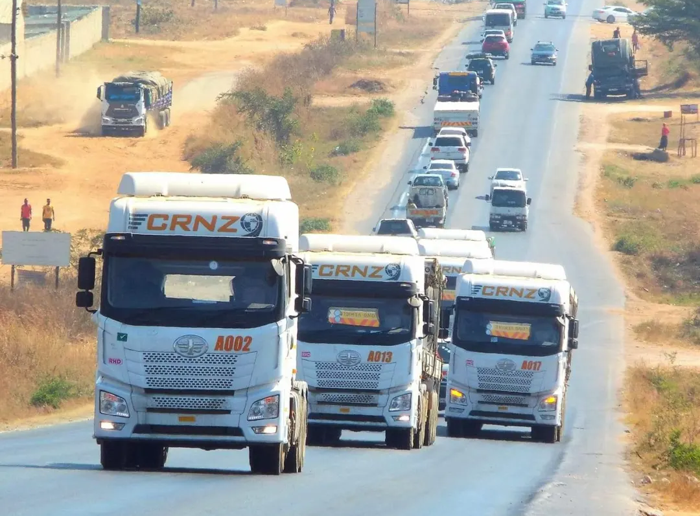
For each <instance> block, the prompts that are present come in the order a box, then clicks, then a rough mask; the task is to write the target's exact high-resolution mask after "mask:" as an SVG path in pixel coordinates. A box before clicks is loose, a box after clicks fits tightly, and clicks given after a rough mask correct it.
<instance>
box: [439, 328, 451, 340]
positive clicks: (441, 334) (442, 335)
mask: <svg viewBox="0 0 700 516" xmlns="http://www.w3.org/2000/svg"><path fill="white" fill-rule="evenodd" d="M449 336H450V330H448V329H447V328H440V329H439V330H438V339H443V340H444V339H446V338H448V337H449Z"/></svg>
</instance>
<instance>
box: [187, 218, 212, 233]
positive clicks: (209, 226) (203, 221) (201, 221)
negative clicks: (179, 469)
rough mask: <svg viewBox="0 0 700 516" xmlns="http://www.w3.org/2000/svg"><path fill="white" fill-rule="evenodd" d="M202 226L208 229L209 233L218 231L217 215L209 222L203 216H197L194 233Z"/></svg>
mask: <svg viewBox="0 0 700 516" xmlns="http://www.w3.org/2000/svg"><path fill="white" fill-rule="evenodd" d="M200 225H202V226H204V227H205V228H207V229H208V230H209V231H215V230H216V215H214V216H213V217H212V218H211V220H207V219H205V218H204V217H202V216H201V215H197V216H196V217H195V218H194V226H193V228H192V229H193V231H198V230H199V226H200Z"/></svg>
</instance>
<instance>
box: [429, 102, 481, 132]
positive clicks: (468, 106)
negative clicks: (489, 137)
mask: <svg viewBox="0 0 700 516" xmlns="http://www.w3.org/2000/svg"><path fill="white" fill-rule="evenodd" d="M480 116H481V107H480V105H479V100H478V99H477V98H476V97H471V99H470V100H467V101H462V102H454V101H452V100H447V101H445V100H439V99H438V101H437V102H436V103H435V108H434V109H433V130H434V131H435V133H439V132H440V129H442V128H443V127H463V128H464V129H466V130H467V133H469V136H472V137H477V136H479V119H480Z"/></svg>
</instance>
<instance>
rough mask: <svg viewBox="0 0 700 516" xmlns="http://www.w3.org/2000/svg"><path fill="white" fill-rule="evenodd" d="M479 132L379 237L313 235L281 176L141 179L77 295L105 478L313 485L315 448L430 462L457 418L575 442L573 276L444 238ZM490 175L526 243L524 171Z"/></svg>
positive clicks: (129, 184) (440, 149) (505, 216)
mask: <svg viewBox="0 0 700 516" xmlns="http://www.w3.org/2000/svg"><path fill="white" fill-rule="evenodd" d="M516 7H517V6H516ZM515 11H516V13H517V14H516V15H514V14H513V11H512V10H506V9H500V10H498V13H506V14H507V16H508V17H509V19H510V25H511V28H510V33H509V34H510V37H511V39H512V35H513V32H512V26H514V23H513V18H516V17H517V16H520V14H521V11H522V16H521V17H524V15H525V11H524V4H523V9H522V10H517V9H516V10H515ZM487 15H488V13H487ZM496 18H497V19H496V21H497V22H498V23H501V22H502V21H503V20H502V19H501V17H500V16H498V17H496ZM499 30H502V29H499ZM506 34H508V33H506ZM489 59H490V58H489ZM468 74H471V75H466V76H459V75H458V76H450V75H448V76H447V77H448V80H451V78H452V77H467V78H468V79H469V80H468V81H466V83H464V84H467V85H468V87H467V90H465V91H463V92H459V91H458V95H460V96H461V95H462V94H467V93H468V97H469V99H468V100H463V99H460V100H457V101H455V102H456V103H459V102H467V103H472V102H476V103H477V106H478V94H479V87H480V82H481V81H480V79H479V76H478V74H477V73H475V72H471V71H470V72H468ZM440 82H441V77H440V78H438V80H437V84H436V86H439V83H440ZM474 86H476V91H474V90H473V89H472V88H473V87H474ZM460 87H463V86H460ZM150 88H151V87H150V86H145V87H139V89H141V90H142V91H149V90H150ZM168 88H169V90H168ZM105 89H106V88H105ZM162 91H164V92H166V93H165V95H166V96H167V95H168V94H169V95H171V94H172V83H170V85H169V86H168V87H167V88H165V89H162ZM167 91H169V92H170V93H167ZM160 94H162V92H161V93H159V95H160ZM142 95H143V96H142V97H141V99H140V100H137V104H138V103H139V102H142V103H143V106H144V108H146V107H147V103H146V102H145V100H146V99H147V98H149V97H150V98H151V101H152V99H153V97H151V95H152V94H149V93H143V94H142ZM110 102H111V101H110ZM150 104H151V105H153V104H152V102H151V103H150ZM163 105H165V104H163ZM159 109H160V108H159ZM162 109H163V110H165V109H167V108H162ZM475 122H476V123H475V124H474V126H471V125H466V124H464V125H453V126H450V125H449V124H443V125H441V126H440V127H439V131H438V135H437V138H436V139H435V143H434V144H433V143H431V145H432V146H433V147H432V148H431V155H433V157H434V158H435V159H433V160H432V161H431V164H430V165H429V166H427V168H426V169H425V172H427V173H419V174H417V175H416V176H415V177H414V178H413V179H412V181H411V182H410V190H409V203H410V202H411V200H412V199H414V198H415V199H417V200H418V201H419V203H420V204H421V205H423V206H414V208H415V210H416V211H414V212H411V211H410V210H407V217H406V218H405V219H385V220H382V221H380V223H379V224H378V226H377V228H376V230H375V235H372V236H353V235H323V234H314V235H299V229H298V228H299V210H298V207H297V205H296V204H295V203H294V202H293V201H292V198H291V193H290V189H289V185H288V184H287V181H286V179H284V178H282V177H274V176H256V175H250V176H244V175H243V176H242V175H214V174H212V175H209V174H198V175H194V174H180V173H127V174H125V175H124V177H123V178H122V181H121V183H120V185H119V188H118V192H117V194H118V195H117V197H116V198H115V199H114V200H113V201H112V203H111V206H110V216H109V224H108V228H107V231H106V233H105V236H104V240H103V243H102V245H101V247H100V248H99V249H96V250H95V251H93V252H91V253H90V254H89V255H88V256H86V257H83V258H80V260H79V268H78V289H79V291H78V293H77V294H76V305H77V306H79V307H82V308H85V309H86V310H88V311H89V312H91V313H92V317H93V320H94V322H95V323H96V325H97V343H98V345H97V374H96V383H95V409H94V410H95V418H94V438H95V440H96V441H97V443H98V444H99V445H100V449H101V455H100V461H101V464H102V466H103V468H104V469H110V470H119V469H161V468H163V467H164V465H165V463H166V460H167V456H168V450H169V449H170V448H177V447H181V448H200V449H204V450H216V449H244V448H247V449H248V457H249V463H250V468H251V471H252V472H253V473H259V474H270V475H279V474H281V473H299V472H301V471H302V468H303V466H304V462H305V454H306V447H307V445H324V444H332V443H335V442H337V441H338V440H339V439H340V437H341V433H342V431H343V430H347V431H378V432H384V433H385V442H386V445H387V446H389V447H393V448H397V449H403V450H410V449H417V448H421V447H423V446H430V445H431V444H433V443H434V442H435V440H436V437H437V424H438V410H440V408H441V406H444V409H445V419H446V422H447V429H448V435H450V436H452V437H469V436H474V435H475V434H476V433H478V431H479V430H480V429H481V427H482V426H483V425H484V424H496V425H503V426H511V425H515V426H529V427H531V428H532V435H533V439H536V440H541V441H546V442H556V441H558V440H560V439H561V435H562V429H563V425H564V414H565V406H566V394H567V386H568V379H569V375H570V372H571V358H572V351H573V350H574V349H576V348H577V346H578V340H577V338H578V321H577V319H576V313H577V307H578V299H577V297H576V294H575V292H574V290H573V288H572V287H571V285H570V284H569V283H568V280H567V278H566V274H565V272H564V270H563V268H562V267H561V266H558V265H551V264H541V263H521V262H509V261H502V260H497V259H496V258H495V246H494V242H493V239H491V238H488V237H487V236H486V234H485V233H484V232H483V231H474V230H454V229H438V228H441V227H442V226H444V224H445V220H446V216H447V206H448V204H449V196H448V195H447V188H448V185H449V186H450V187H452V188H458V187H459V174H460V172H461V173H466V172H467V171H468V169H469V152H470V146H471V139H470V135H469V133H470V132H471V134H472V136H477V134H478V132H477V131H478V107H477V117H476V121H475ZM144 131H145V128H144ZM434 149H436V150H435V151H434V154H433V150H434ZM433 165H435V167H433ZM443 167H444V168H443ZM455 174H456V175H455ZM491 179H492V185H491V189H490V193H489V194H487V195H486V196H485V197H486V198H487V200H490V202H491V215H490V222H493V223H494V224H490V226H491V227H492V229H493V228H495V227H496V225H498V224H500V225H502V226H503V225H504V226H508V227H511V226H513V227H515V226H517V227H520V228H521V229H526V227H527V212H528V206H529V205H530V199H529V198H527V192H526V189H525V184H526V181H527V179H526V178H524V177H523V174H522V171H520V170H519V169H513V168H511V169H498V170H497V171H496V174H495V176H493V177H492V178H491ZM497 199H498V201H497ZM501 199H503V200H502V202H501ZM420 210H424V212H420ZM425 210H428V212H425ZM514 210H515V211H514ZM518 210H520V211H518ZM509 221H510V222H509ZM431 225H434V226H438V228H430V227H426V226H431ZM97 258H99V259H100V260H99V264H98V260H97ZM98 276H99V278H100V280H101V281H100V284H99V296H100V300H99V309H94V308H93V306H94V305H95V299H94V296H95V295H94V293H93V292H94V291H95V289H96V286H97V278H98Z"/></svg>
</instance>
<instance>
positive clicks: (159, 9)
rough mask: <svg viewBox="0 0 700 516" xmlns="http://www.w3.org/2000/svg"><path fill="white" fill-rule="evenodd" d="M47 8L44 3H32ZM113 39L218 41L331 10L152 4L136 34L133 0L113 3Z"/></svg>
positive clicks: (161, 0) (247, 0)
mask: <svg viewBox="0 0 700 516" xmlns="http://www.w3.org/2000/svg"><path fill="white" fill-rule="evenodd" d="M28 3H29V4H37V5H44V4H45V3H46V2H45V1H44V0H28ZM103 3H104V4H107V5H109V6H110V36H111V37H112V38H114V39H123V38H134V39H136V38H145V39H163V40H190V41H200V40H214V39H224V38H230V37H232V36H236V35H237V34H238V33H239V32H240V30H241V29H244V28H249V27H262V26H265V25H266V23H268V22H270V21H273V20H286V21H296V22H309V23H314V22H318V21H321V20H324V19H325V20H327V9H328V7H327V6H325V7H324V6H323V5H318V6H309V7H291V8H289V9H287V10H286V12H285V9H280V8H277V9H275V7H274V3H273V2H272V1H270V2H259V1H255V0H218V9H217V10H214V2H213V1H212V0H195V1H194V4H195V5H194V7H193V6H192V5H191V4H192V2H191V1H190V0H179V1H177V2H173V1H172V0H148V1H147V2H144V3H143V6H142V8H141V23H140V32H139V34H136V32H135V26H134V20H135V18H136V4H135V3H134V1H133V0H109V1H108V2H103ZM64 4H66V5H69V4H70V5H94V4H95V2H94V1H93V0H67V1H64Z"/></svg>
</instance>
